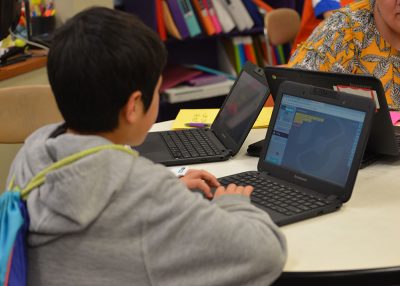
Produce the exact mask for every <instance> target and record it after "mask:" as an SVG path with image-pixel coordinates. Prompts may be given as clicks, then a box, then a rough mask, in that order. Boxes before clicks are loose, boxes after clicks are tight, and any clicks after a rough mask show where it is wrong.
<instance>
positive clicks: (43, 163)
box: [8, 125, 134, 244]
mask: <svg viewBox="0 0 400 286" xmlns="http://www.w3.org/2000/svg"><path fill="white" fill-rule="evenodd" d="M57 127H58V125H49V126H46V127H43V128H41V129H39V130H38V131H36V132H35V133H34V134H32V135H31V136H30V137H29V138H28V139H27V141H26V143H25V144H24V146H23V147H22V148H21V150H20V152H19V153H18V155H17V156H16V159H15V160H14V162H13V165H12V167H11V171H10V174H9V180H8V181H10V179H11V177H13V176H15V184H16V185H17V186H19V187H21V188H23V187H24V186H25V185H26V184H27V183H28V182H29V181H30V180H31V179H32V178H33V177H34V176H35V175H36V174H37V173H38V172H40V171H41V170H43V169H45V168H46V167H48V166H50V165H51V164H53V163H55V162H57V161H59V160H61V159H63V158H65V157H67V156H69V155H72V154H75V153H78V152H80V151H83V150H86V149H89V148H92V147H96V146H100V145H105V144H111V143H112V142H110V141H108V140H106V139H105V138H103V137H99V136H87V135H85V136H81V135H76V134H70V133H65V134H61V135H59V136H57V137H55V138H51V134H52V133H53V132H54V131H55V130H56V129H57ZM118 157H120V158H118ZM116 158H117V159H118V160H119V162H120V164H118V166H115V164H114V165H113V164H112V162H113V161H114V162H115V159H116ZM133 161H134V156H133V155H131V156H129V155H127V153H125V152H122V151H118V150H102V151H99V152H98V153H95V154H91V155H88V156H86V157H83V158H81V159H79V160H78V161H76V162H73V163H71V164H69V165H66V166H64V167H61V168H60V169H58V170H55V171H52V172H50V173H49V174H48V175H47V176H46V180H45V183H44V184H43V185H41V186H39V187H38V188H36V189H34V190H32V191H31V193H30V194H29V196H28V200H27V205H28V211H29V216H30V220H31V221H30V232H31V235H30V242H31V243H33V244H41V243H45V242H48V241H49V240H52V239H55V238H57V237H58V236H60V235H64V234H66V233H73V232H77V231H81V230H83V229H85V228H86V227H88V226H89V225H90V224H91V223H92V222H93V220H95V219H96V218H97V217H98V216H99V214H100V213H101V212H102V211H103V210H104V208H105V207H106V206H107V204H108V203H109V202H110V201H111V200H112V198H113V195H114V194H115V193H116V191H117V190H120V189H121V188H122V184H124V183H125V182H126V178H127V176H128V174H129V171H130V168H131V167H132V163H133ZM35 233H40V235H39V236H38V237H36V238H35Z"/></svg>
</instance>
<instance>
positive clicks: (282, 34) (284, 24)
mask: <svg viewBox="0 0 400 286" xmlns="http://www.w3.org/2000/svg"><path fill="white" fill-rule="evenodd" d="M264 27H265V29H266V34H267V36H268V40H269V42H270V43H271V44H272V45H275V46H277V45H282V44H286V43H292V42H293V41H294V39H295V37H296V35H297V32H298V31H299V28H300V15H299V13H297V11H296V10H294V9H290V8H277V9H274V10H272V11H269V12H267V13H266V14H265V18H264Z"/></svg>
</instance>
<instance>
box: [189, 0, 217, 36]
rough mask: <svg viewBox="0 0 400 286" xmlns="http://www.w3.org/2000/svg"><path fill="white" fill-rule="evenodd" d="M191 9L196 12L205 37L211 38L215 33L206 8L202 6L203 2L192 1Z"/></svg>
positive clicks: (199, 0)
mask: <svg viewBox="0 0 400 286" xmlns="http://www.w3.org/2000/svg"><path fill="white" fill-rule="evenodd" d="M192 3H193V7H194V9H195V10H196V12H197V18H198V19H199V20H200V23H201V24H202V26H203V29H204V31H205V32H206V33H207V35H209V36H211V35H214V34H215V33H216V30H215V28H214V24H213V22H212V20H211V17H210V14H209V12H208V10H207V8H206V7H205V6H204V3H203V0H192Z"/></svg>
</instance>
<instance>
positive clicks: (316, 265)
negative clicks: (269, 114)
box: [152, 121, 400, 271]
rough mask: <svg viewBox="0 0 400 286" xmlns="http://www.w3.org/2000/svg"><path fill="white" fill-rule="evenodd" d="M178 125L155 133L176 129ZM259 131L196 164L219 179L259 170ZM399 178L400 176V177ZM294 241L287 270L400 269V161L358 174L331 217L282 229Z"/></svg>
mask: <svg viewBox="0 0 400 286" xmlns="http://www.w3.org/2000/svg"><path fill="white" fill-rule="evenodd" d="M171 125H172V121H166V122H161V123H157V124H155V125H154V126H153V128H152V131H159V130H167V129H170V127H171ZM265 132H266V129H253V130H252V131H251V132H250V134H249V136H248V137H247V139H246V141H245V143H244V144H243V146H242V148H241V150H240V152H239V153H238V154H237V155H236V156H235V157H234V158H232V159H231V160H228V161H225V162H216V163H206V164H196V165H191V167H193V168H196V169H204V170H207V171H209V172H211V173H213V174H214V175H215V176H217V177H222V176H226V175H230V174H234V173H238V172H241V171H248V170H256V169H257V160H258V158H254V157H249V156H247V155H246V149H247V146H248V145H249V144H251V143H253V142H256V141H258V140H261V139H263V138H264V137H265ZM397 176H399V177H397ZM282 230H283V232H284V233H285V235H286V238H287V242H288V253H289V255H288V260H287V263H286V266H285V269H284V270H285V271H334V270H352V269H366V268H377V267H391V266H399V265H400V160H399V161H393V162H379V163H375V164H373V165H370V166H368V167H367V168H365V169H362V170H360V171H359V173H358V177H357V181H356V184H355V187H354V190H353V195H352V197H351V199H350V200H349V202H347V203H346V204H344V205H343V207H342V208H341V209H340V210H338V211H336V212H334V213H330V214H325V215H322V216H320V217H316V218H312V219H308V220H305V221H301V222H297V223H294V224H290V225H287V226H283V227H282Z"/></svg>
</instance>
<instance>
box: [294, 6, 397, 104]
mask: <svg viewBox="0 0 400 286" xmlns="http://www.w3.org/2000/svg"><path fill="white" fill-rule="evenodd" d="M374 5H375V0H361V1H359V2H354V3H352V4H350V5H349V6H346V7H344V8H342V9H340V10H338V12H337V13H335V14H333V15H332V16H331V17H329V18H328V19H327V20H326V21H325V22H324V23H321V25H320V26H318V27H317V28H316V29H315V30H314V32H313V33H312V34H311V36H310V37H309V38H308V40H307V41H306V42H303V43H302V44H300V45H299V46H298V48H297V50H296V51H295V52H294V54H293V55H292V57H291V59H290V61H289V63H288V66H290V67H297V68H304V69H309V70H321V71H333V72H342V73H354V74H368V75H374V76H375V77H377V78H379V79H380V80H381V81H382V84H383V87H384V90H385V95H386V100H387V102H388V105H389V107H390V108H391V109H397V110H400V72H399V67H400V52H399V51H398V50H396V49H395V48H392V47H391V46H390V44H389V43H388V42H386V41H385V40H384V39H383V38H382V37H381V35H380V33H379V32H378V30H377V29H376V27H375V22H374V17H373V7H374Z"/></svg>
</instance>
